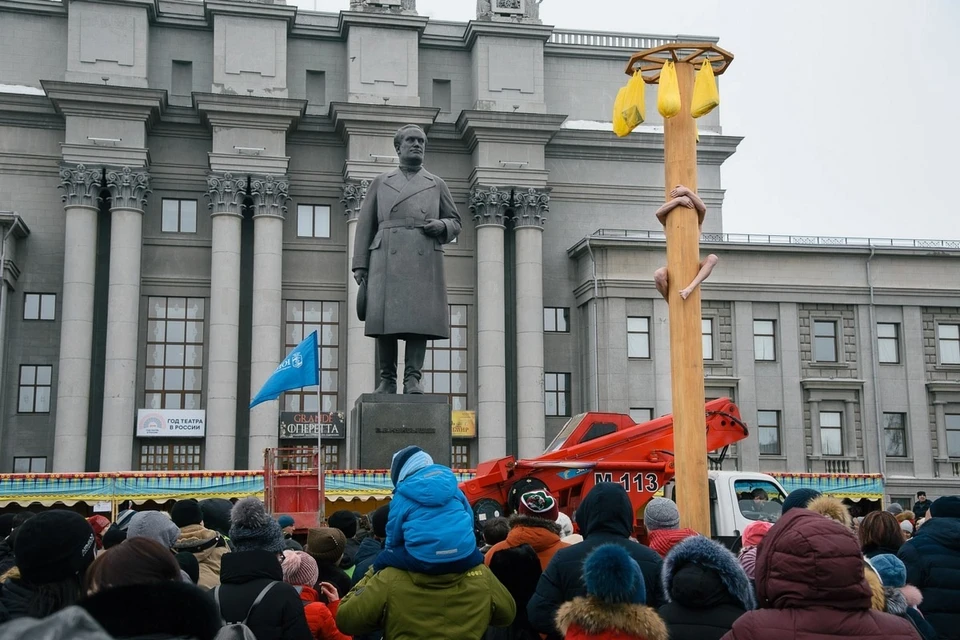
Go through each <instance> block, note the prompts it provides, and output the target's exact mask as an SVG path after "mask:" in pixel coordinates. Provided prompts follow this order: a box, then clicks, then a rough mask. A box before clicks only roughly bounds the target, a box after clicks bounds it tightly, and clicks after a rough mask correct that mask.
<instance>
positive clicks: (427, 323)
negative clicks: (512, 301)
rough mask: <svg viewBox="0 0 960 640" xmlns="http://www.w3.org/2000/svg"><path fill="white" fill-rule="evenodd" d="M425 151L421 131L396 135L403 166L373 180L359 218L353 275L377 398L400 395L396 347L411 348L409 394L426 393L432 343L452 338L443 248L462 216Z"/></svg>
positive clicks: (414, 128) (406, 128)
mask: <svg viewBox="0 0 960 640" xmlns="http://www.w3.org/2000/svg"><path fill="white" fill-rule="evenodd" d="M426 145H427V136H426V134H425V133H424V131H423V129H421V128H420V127H418V126H416V125H409V124H408V125H406V126H403V127H401V128H400V129H399V130H398V131H397V133H396V135H395V136H394V138H393V146H394V148H395V149H396V151H397V155H398V156H399V157H400V166H399V167H398V168H397V169H394V170H393V171H388V172H387V173H382V174H380V175H379V176H377V177H376V178H374V179H373V182H372V183H371V184H370V187H369V189H368V190H367V197H366V198H364V201H363V206H362V207H361V208H360V215H359V217H358V219H357V232H356V240H355V242H356V245H355V246H356V247H357V250H356V254H355V255H354V258H353V265H352V268H353V274H354V278H355V279H356V281H357V283H359V284H363V283H366V289H367V301H366V314H365V322H364V334H365V335H367V336H369V337H371V338H376V339H377V350H378V352H379V371H380V383H379V385H378V386H377V388H376V391H375V393H396V392H397V341H398V340H403V341H404V342H405V343H406V358H405V360H406V361H405V363H404V370H403V392H404V393H423V387H422V386H421V384H420V380H421V378H422V377H423V360H424V357H425V356H426V352H427V340H444V339H447V338H449V337H450V318H449V311H448V309H447V286H446V282H445V281H444V277H443V245H444V244H446V243H448V242H452V241H453V240H454V238H456V237H457V235H458V234H459V233H460V214H459V213H458V212H457V206H456V205H455V204H454V202H453V197H452V196H451V195H450V189H449V188H448V187H447V184H446V183H445V182H444V181H443V180H441V179H440V178H438V177H437V176H435V175H433V174H432V173H430V172H428V171H427V170H426V169H424V168H423V155H424V151H425V149H426ZM362 319H363V318H362Z"/></svg>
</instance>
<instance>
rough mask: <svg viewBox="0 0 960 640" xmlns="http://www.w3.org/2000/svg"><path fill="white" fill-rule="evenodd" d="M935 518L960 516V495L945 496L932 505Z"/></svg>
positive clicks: (931, 513)
mask: <svg viewBox="0 0 960 640" xmlns="http://www.w3.org/2000/svg"><path fill="white" fill-rule="evenodd" d="M930 515H931V516H933V517H934V518H960V496H943V497H941V498H937V499H936V500H934V501H933V504H932V505H930Z"/></svg>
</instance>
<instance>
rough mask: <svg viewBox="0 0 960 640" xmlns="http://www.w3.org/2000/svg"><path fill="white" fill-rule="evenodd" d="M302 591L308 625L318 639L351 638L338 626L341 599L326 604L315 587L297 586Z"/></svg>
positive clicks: (346, 639) (347, 639)
mask: <svg viewBox="0 0 960 640" xmlns="http://www.w3.org/2000/svg"><path fill="white" fill-rule="evenodd" d="M295 588H296V589H297V591H299V592H300V600H301V601H302V602H303V613H304V615H305V616H306V617H307V626H308V627H310V632H311V633H312V634H313V637H314V638H316V639H317V640H351V636H345V635H343V634H342V633H340V629H338V628H337V620H336V615H337V607H338V606H339V605H340V601H339V600H338V601H336V602H331V603H330V604H324V603H322V602H320V598H319V595H320V594H318V593H317V590H316V589H314V588H313V587H307V586H301V587H295Z"/></svg>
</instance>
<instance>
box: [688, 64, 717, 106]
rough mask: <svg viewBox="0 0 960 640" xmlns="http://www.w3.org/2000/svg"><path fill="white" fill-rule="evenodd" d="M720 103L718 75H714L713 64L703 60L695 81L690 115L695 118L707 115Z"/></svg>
mask: <svg viewBox="0 0 960 640" xmlns="http://www.w3.org/2000/svg"><path fill="white" fill-rule="evenodd" d="M719 104H720V92H719V91H717V77H716V76H715V75H713V65H712V64H710V62H709V61H708V60H704V61H703V65H701V67H700V71H698V72H697V77H696V79H695V80H694V81H693V101H692V102H691V103H690V115H692V116H693V117H694V118H699V117H700V116H705V115H707V114H708V113H710V112H711V111H713V110H714V109H716V108H717V106H718V105H719Z"/></svg>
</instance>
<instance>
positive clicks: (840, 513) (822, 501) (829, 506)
mask: <svg viewBox="0 0 960 640" xmlns="http://www.w3.org/2000/svg"><path fill="white" fill-rule="evenodd" d="M807 509H809V510H810V511H813V512H814V513H819V514H820V515H822V516H825V517H827V518H830V519H831V520H836V521H837V522H839V523H840V524H842V525H843V526H845V527H846V528H847V529H853V517H852V516H851V515H850V510H849V509H847V506H846V505H845V504H843V503H842V502H840V501H839V500H837V499H836V498H832V497H830V496H817V497H816V498H814V499H813V500H811V501H810V502H809V503H808V504H807Z"/></svg>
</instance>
